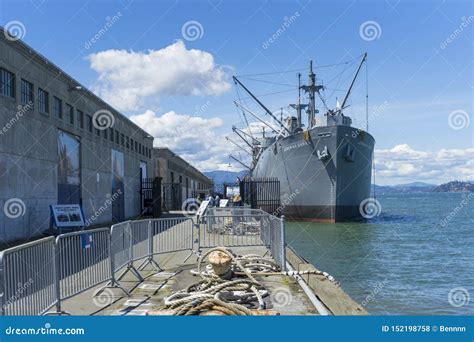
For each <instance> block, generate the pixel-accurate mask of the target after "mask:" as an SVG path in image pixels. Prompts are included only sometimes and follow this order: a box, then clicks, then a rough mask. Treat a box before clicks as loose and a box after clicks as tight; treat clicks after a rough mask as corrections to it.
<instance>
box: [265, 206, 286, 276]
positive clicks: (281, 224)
mask: <svg viewBox="0 0 474 342" xmlns="http://www.w3.org/2000/svg"><path fill="white" fill-rule="evenodd" d="M265 234H266V236H265V238H264V239H265V240H266V242H265V244H266V246H267V247H268V249H270V253H271V254H272V257H273V259H274V260H275V262H276V263H277V264H279V265H280V267H281V268H282V270H286V242H285V217H284V216H282V217H281V218H278V217H275V216H273V215H268V230H267V231H266V232H265ZM265 240H264V241H265Z"/></svg>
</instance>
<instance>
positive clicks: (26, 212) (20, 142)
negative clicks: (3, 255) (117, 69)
mask: <svg viewBox="0 0 474 342" xmlns="http://www.w3.org/2000/svg"><path fill="white" fill-rule="evenodd" d="M152 148H153V137H151V136H150V135H148V134H147V132H145V131H144V130H142V129H140V128H139V127H138V126H136V125H135V124H133V123H132V122H131V121H130V120H128V119H127V118H126V117H125V116H123V115H121V114H120V113H119V112H117V111H116V110H114V109H113V108H112V107H111V106H110V105H108V104H107V103H105V102H104V101H102V100H101V99H100V98H98V97H97V96H95V95H94V94H93V93H92V92H90V91H88V90H87V89H85V88H84V87H83V86H82V85H80V84H79V83H78V82H77V81H76V80H74V79H73V78H72V77H70V76H69V75H67V74H66V73H65V72H64V71H63V70H61V69H60V68H58V67H57V66H55V65H54V64H53V63H52V62H51V61H49V60H47V59H46V58H45V57H43V56H42V55H40V54H39V53H38V52H36V51H34V50H33V49H32V48H31V47H29V46H28V45H26V44H25V43H23V42H22V41H20V40H15V39H11V37H8V36H6V35H5V34H4V30H3V28H0V241H2V242H8V241H13V240H17V239H26V238H31V237H33V236H36V235H38V234H40V233H41V232H44V231H45V230H47V229H48V228H49V225H50V209H49V206H50V205H53V204H71V203H74V204H82V206H83V212H84V218H85V220H86V221H87V220H89V223H90V224H92V225H95V224H102V223H104V224H105V223H109V222H111V221H119V220H124V219H127V218H130V217H134V216H137V215H139V214H140V211H141V198H140V187H141V178H144V177H147V175H148V174H149V166H150V161H151V156H152Z"/></svg>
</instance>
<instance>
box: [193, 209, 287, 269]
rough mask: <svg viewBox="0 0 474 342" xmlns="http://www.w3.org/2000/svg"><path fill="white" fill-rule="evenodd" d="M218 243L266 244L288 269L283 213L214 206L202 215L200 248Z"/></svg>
mask: <svg viewBox="0 0 474 342" xmlns="http://www.w3.org/2000/svg"><path fill="white" fill-rule="evenodd" d="M229 213H232V215H229ZM218 246H223V247H245V246H266V247H267V248H268V249H269V250H270V252H271V254H272V256H273V258H274V259H275V262H277V263H278V264H279V265H280V267H281V268H282V269H286V252H285V221H284V217H283V216H282V217H281V218H278V217H276V216H273V215H270V214H268V213H265V212H264V211H262V210H259V209H247V208H232V209H230V208H225V209H221V208H212V209H211V210H210V211H209V212H208V213H207V215H206V216H203V217H202V218H201V221H200V224H199V232H198V250H200V249H201V248H213V247H218Z"/></svg>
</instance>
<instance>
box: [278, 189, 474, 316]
mask: <svg viewBox="0 0 474 342" xmlns="http://www.w3.org/2000/svg"><path fill="white" fill-rule="evenodd" d="M377 199H378V201H379V202H380V204H381V213H380V215H379V216H377V217H375V218H373V219H371V220H368V221H366V222H352V223H337V224H325V223H308V222H288V223H287V243H288V244H289V245H290V246H292V247H293V248H294V249H295V250H296V251H297V252H298V253H299V254H300V255H302V256H303V257H304V258H306V259H307V260H308V261H309V262H311V263H312V264H314V265H315V266H316V267H317V268H319V269H320V270H322V271H326V272H329V273H330V274H331V275H333V276H334V277H335V278H336V280H338V281H339V282H340V284H341V287H342V288H343V289H344V290H345V291H346V292H347V293H348V294H349V295H350V296H351V297H352V298H353V299H354V300H356V301H357V302H359V303H361V304H362V305H363V306H364V307H365V309H366V310H367V311H369V313H370V314H379V315H385V314H394V315H401V314H404V315H441V314H448V315H451V314H454V315H460V314H465V315H468V314H470V315H472V314H474V234H473V229H474V218H473V213H474V210H473V209H474V193H414V194H413V193H412V194H385V195H378V196H377Z"/></svg>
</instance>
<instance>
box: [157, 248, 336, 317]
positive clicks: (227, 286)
mask: <svg viewBox="0 0 474 342" xmlns="http://www.w3.org/2000/svg"><path fill="white" fill-rule="evenodd" d="M216 251H218V252H222V253H224V254H225V255H227V256H228V257H229V258H230V259H231V265H230V276H231V275H232V274H233V275H237V276H244V277H245V278H240V279H233V280H232V279H223V278H221V277H219V276H218V275H217V274H215V273H214V272H213V270H212V267H211V266H210V265H208V266H207V267H206V269H205V270H203V264H204V261H205V259H206V257H207V256H209V255H210V254H211V253H212V252H216ZM191 273H193V274H195V275H199V276H200V277H201V280H200V281H199V282H197V283H194V284H191V285H189V286H187V287H186V288H184V289H182V290H179V291H177V292H175V293H173V294H171V295H170V296H168V297H166V298H165V299H164V306H163V307H162V309H170V310H173V314H174V315H199V314H200V313H202V312H205V311H209V310H212V311H216V312H219V313H222V314H224V315H252V311H251V310H250V309H249V308H248V307H247V306H253V305H254V303H255V302H258V309H265V302H264V300H263V298H264V297H266V296H268V291H267V290H266V289H265V288H264V286H263V285H262V284H261V283H260V282H258V281H257V280H256V279H255V277H254V276H255V275H264V276H271V275H286V276H296V275H304V274H316V275H322V276H324V277H326V278H327V279H329V280H330V281H335V280H334V278H333V277H332V276H330V275H329V274H328V273H326V272H321V271H316V270H305V271H281V268H280V266H279V265H278V264H277V263H276V262H274V261H273V260H270V259H267V258H264V257H261V256H260V255H257V254H248V255H243V256H236V255H234V254H233V253H232V252H231V251H230V250H228V249H226V248H223V247H217V248H213V249H210V250H209V251H207V252H206V253H204V254H202V255H201V256H200V257H199V261H198V264H197V270H192V271H191Z"/></svg>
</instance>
